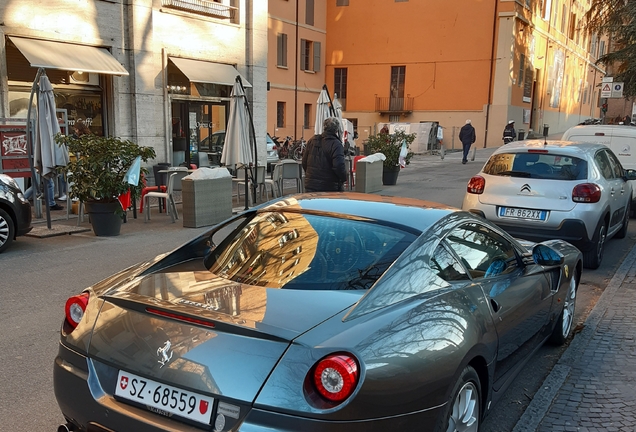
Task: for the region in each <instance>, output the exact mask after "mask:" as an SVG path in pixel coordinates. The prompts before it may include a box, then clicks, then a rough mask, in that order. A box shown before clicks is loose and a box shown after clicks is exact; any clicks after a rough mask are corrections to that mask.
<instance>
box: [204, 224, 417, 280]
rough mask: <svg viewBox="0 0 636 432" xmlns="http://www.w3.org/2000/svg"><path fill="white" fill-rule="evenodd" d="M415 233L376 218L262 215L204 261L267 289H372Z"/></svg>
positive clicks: (218, 270)
mask: <svg viewBox="0 0 636 432" xmlns="http://www.w3.org/2000/svg"><path fill="white" fill-rule="evenodd" d="M416 237H417V236H416V235H415V234H414V233H411V232H407V231H403V230H401V229H399V228H396V227H393V226H386V225H381V224H378V223H374V222H367V221H360V220H354V219H341V218H336V217H329V216H318V215H308V214H300V213H293V212H268V213H260V214H258V215H256V216H255V217H254V218H253V219H252V220H251V221H250V222H249V223H248V224H246V225H245V226H244V227H242V228H240V229H238V230H237V231H235V232H234V233H233V234H231V235H230V236H229V237H228V238H227V239H226V240H224V241H223V242H222V243H221V244H220V245H219V246H218V247H217V248H216V249H215V250H214V251H213V252H212V254H211V255H210V256H209V257H208V259H206V265H207V267H208V268H209V270H210V271H211V272H212V273H214V274H215V275H217V276H221V277H223V278H225V279H229V280H232V281H235V282H241V283H246V284H250V285H257V286H265V287H269V288H284V289H301V290H359V289H368V288H370V287H371V286H372V285H373V284H374V283H375V281H376V280H377V279H378V278H379V277H380V276H382V274H383V273H384V272H385V271H386V269H387V268H388V267H389V266H390V265H391V264H392V263H393V262H394V261H395V260H396V258H397V257H399V256H400V254H401V253H402V252H403V251H404V249H406V248H407V247H408V246H409V245H410V244H411V243H412V242H413V241H414V240H415V239H416Z"/></svg>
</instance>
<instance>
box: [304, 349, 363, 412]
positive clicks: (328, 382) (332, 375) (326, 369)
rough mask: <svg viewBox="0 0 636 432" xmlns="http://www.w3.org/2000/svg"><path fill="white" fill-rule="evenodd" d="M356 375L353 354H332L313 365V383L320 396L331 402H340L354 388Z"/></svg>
mask: <svg viewBox="0 0 636 432" xmlns="http://www.w3.org/2000/svg"><path fill="white" fill-rule="evenodd" d="M358 376H359V374H358V363H357V361H356V359H355V358H354V357H353V356H351V355H350V354H346V353H338V354H332V355H329V356H327V357H325V358H323V359H322V360H320V361H319V362H318V363H317V364H316V366H315V367H314V369H313V384H314V386H315V388H316V390H317V391H318V393H319V394H320V395H321V396H322V397H324V398H325V399H327V400H328V401H330V402H333V403H341V402H343V401H344V400H345V399H347V398H348V397H349V396H351V394H352V393H353V391H354V390H355V388H356V386H357V385H358Z"/></svg>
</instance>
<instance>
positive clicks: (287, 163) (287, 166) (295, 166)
mask: <svg viewBox="0 0 636 432" xmlns="http://www.w3.org/2000/svg"><path fill="white" fill-rule="evenodd" d="M281 164H282V173H281V189H283V186H284V185H283V184H282V183H283V180H285V179H292V180H295V181H296V190H297V191H298V192H303V191H304V187H303V175H302V171H303V167H302V165H301V164H299V163H298V162H296V161H295V160H292V159H283V160H282V161H281Z"/></svg>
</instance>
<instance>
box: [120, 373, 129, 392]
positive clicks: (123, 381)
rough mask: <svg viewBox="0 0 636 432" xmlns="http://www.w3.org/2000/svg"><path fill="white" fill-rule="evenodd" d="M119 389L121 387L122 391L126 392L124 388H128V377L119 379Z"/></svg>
mask: <svg viewBox="0 0 636 432" xmlns="http://www.w3.org/2000/svg"><path fill="white" fill-rule="evenodd" d="M119 387H121V389H122V390H126V387H128V377H125V376H123V377H121V379H120V380H119Z"/></svg>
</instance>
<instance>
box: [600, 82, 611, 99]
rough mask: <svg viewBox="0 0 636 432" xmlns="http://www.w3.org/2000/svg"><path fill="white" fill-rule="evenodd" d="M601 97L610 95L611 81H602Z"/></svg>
mask: <svg viewBox="0 0 636 432" xmlns="http://www.w3.org/2000/svg"><path fill="white" fill-rule="evenodd" d="M601 97H602V98H609V97H612V83H603V84H602V85H601Z"/></svg>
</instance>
